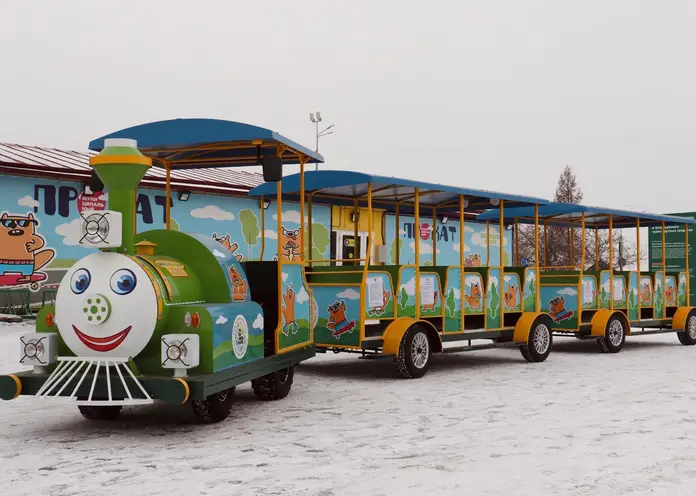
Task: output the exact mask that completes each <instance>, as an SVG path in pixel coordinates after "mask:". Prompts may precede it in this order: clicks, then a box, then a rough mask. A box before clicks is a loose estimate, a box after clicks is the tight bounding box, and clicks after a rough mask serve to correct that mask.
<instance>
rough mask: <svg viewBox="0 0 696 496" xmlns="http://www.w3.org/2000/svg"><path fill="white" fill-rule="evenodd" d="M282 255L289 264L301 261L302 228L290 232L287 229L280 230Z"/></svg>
mask: <svg viewBox="0 0 696 496" xmlns="http://www.w3.org/2000/svg"><path fill="white" fill-rule="evenodd" d="M280 253H281V255H282V256H283V257H284V258H285V260H287V261H289V262H293V261H296V260H299V259H300V258H301V256H302V253H301V250H300V228H299V227H298V228H297V229H294V230H292V231H289V230H288V229H285V227H283V226H281V228H280Z"/></svg>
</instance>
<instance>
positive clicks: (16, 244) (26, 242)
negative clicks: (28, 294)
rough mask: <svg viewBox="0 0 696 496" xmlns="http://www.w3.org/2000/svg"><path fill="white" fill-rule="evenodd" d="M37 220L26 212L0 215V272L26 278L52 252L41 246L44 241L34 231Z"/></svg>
mask: <svg viewBox="0 0 696 496" xmlns="http://www.w3.org/2000/svg"><path fill="white" fill-rule="evenodd" d="M38 224H39V222H38V221H37V220H36V219H35V218H34V216H33V215H32V214H31V213H30V214H29V215H26V216H22V215H9V214H8V213H7V212H5V213H3V214H2V216H1V217H0V275H3V274H12V273H14V274H21V277H20V278H19V279H17V282H18V283H23V282H28V281H30V280H31V276H32V274H34V273H36V272H37V271H38V270H39V269H41V268H42V267H45V266H46V264H48V262H50V261H51V260H53V257H55V255H56V252H55V251H54V250H51V249H49V248H46V249H44V250H42V249H41V248H43V247H44V245H45V244H46V241H45V240H44V238H43V237H41V236H40V235H38V234H36V226H38Z"/></svg>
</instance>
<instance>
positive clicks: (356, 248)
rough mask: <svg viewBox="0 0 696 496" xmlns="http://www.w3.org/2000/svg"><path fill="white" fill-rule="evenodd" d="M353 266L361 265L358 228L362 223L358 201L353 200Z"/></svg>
mask: <svg viewBox="0 0 696 496" xmlns="http://www.w3.org/2000/svg"><path fill="white" fill-rule="evenodd" d="M353 219H354V220H353V236H354V239H353V265H355V264H357V265H360V242H359V241H358V239H359V238H358V226H359V222H360V210H359V208H358V199H357V198H356V199H355V200H353Z"/></svg>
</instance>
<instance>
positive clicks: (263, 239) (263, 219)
mask: <svg viewBox="0 0 696 496" xmlns="http://www.w3.org/2000/svg"><path fill="white" fill-rule="evenodd" d="M263 202H264V199H263V195H261V198H260V199H259V208H260V210H261V253H260V254H259V261H262V260H263V252H264V250H265V249H266V209H265V208H263ZM276 236H277V233H276Z"/></svg>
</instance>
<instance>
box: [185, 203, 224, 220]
mask: <svg viewBox="0 0 696 496" xmlns="http://www.w3.org/2000/svg"><path fill="white" fill-rule="evenodd" d="M191 217H197V218H199V219H213V220H234V214H233V213H232V212H228V211H226V210H223V209H221V208H220V207H216V206H215V205H206V206H205V207H201V208H194V209H193V210H191Z"/></svg>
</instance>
